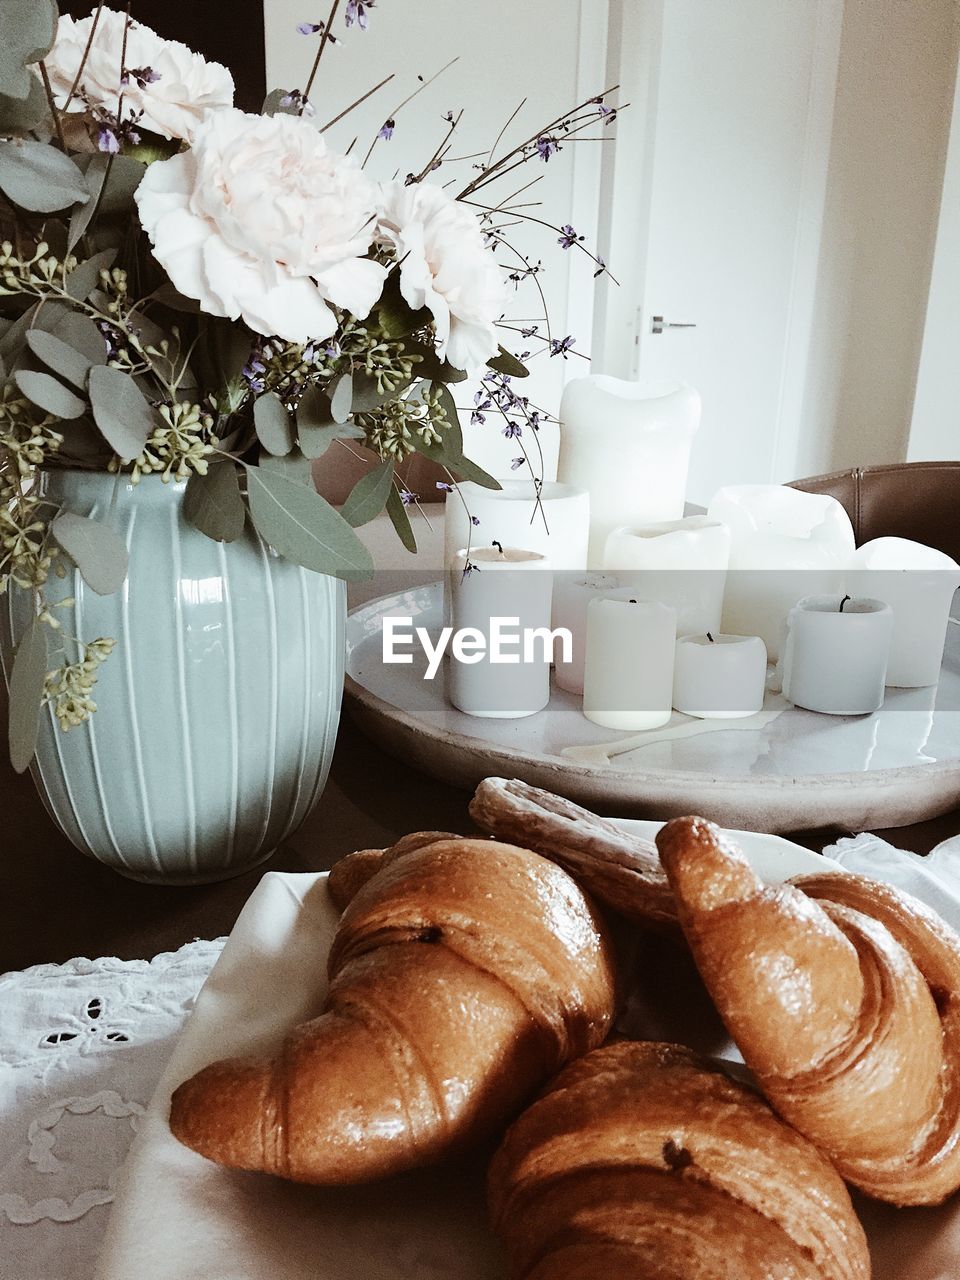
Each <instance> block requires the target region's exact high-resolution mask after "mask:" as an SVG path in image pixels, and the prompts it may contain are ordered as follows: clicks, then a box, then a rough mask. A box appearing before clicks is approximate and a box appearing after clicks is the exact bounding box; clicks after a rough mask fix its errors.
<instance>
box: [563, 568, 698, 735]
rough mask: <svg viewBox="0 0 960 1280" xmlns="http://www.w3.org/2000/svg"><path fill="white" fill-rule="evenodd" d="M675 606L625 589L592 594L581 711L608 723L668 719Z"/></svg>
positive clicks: (628, 725) (619, 725)
mask: <svg viewBox="0 0 960 1280" xmlns="http://www.w3.org/2000/svg"><path fill="white" fill-rule="evenodd" d="M676 640H677V611H676V610H675V609H671V608H670V606H669V605H665V604H659V603H656V602H652V601H638V600H636V599H634V598H630V597H628V596H627V595H626V593H625V592H622V591H620V592H616V593H615V594H614V595H613V596H607V597H602V598H600V599H597V600H591V602H590V604H589V606H588V608H587V653H586V663H585V667H584V674H583V714H584V715H585V716H586V717H587V719H588V720H592V721H593V722H594V724H599V725H603V726H604V728H607V729H629V730H634V731H640V730H643V729H656V728H659V726H660V725H662V724H666V723H667V721H668V720H669V719H670V715H671V709H672V703H673V663H674V651H675V648H676Z"/></svg>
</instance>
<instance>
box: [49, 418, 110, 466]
mask: <svg viewBox="0 0 960 1280" xmlns="http://www.w3.org/2000/svg"><path fill="white" fill-rule="evenodd" d="M58 429H59V430H60V431H61V432H62V434H63V444H61V446H60V448H59V449H58V450H57V458H58V459H59V460H60V461H61V462H76V463H79V464H80V465H82V466H85V467H95V468H96V469H97V470H98V471H103V470H104V469H105V468H106V467H107V466H108V464H109V462H110V458H111V454H112V450H111V449H110V447H109V445H108V444H107V443H106V441H105V440H104V438H103V436H102V435H101V434H100V432H99V431H98V430H97V429H96V427H95V426H94V425H93V422H92V421H89V420H88V419H87V418H80V419H77V420H76V421H74V422H64V423H62V424H61V425H60V427H59V428H58Z"/></svg>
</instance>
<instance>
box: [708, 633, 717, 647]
mask: <svg viewBox="0 0 960 1280" xmlns="http://www.w3.org/2000/svg"><path fill="white" fill-rule="evenodd" d="M707 639H708V640H709V641H710V643H711V644H716V643H717V642H716V640H714V638H713V636H712V635H711V634H710V632H709V631H708V632H707Z"/></svg>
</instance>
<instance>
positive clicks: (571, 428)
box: [557, 375, 700, 569]
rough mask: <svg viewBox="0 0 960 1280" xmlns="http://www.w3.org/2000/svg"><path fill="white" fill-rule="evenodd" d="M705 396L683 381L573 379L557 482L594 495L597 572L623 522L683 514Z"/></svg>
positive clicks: (564, 410)
mask: <svg viewBox="0 0 960 1280" xmlns="http://www.w3.org/2000/svg"><path fill="white" fill-rule="evenodd" d="M699 425H700V397H699V395H698V394H697V392H696V391H694V390H693V389H692V388H691V387H686V386H683V385H682V384H680V383H666V382H663V383H653V382H625V381H621V380H620V379H619V378H608V377H605V376H602V375H591V376H590V377H586V378H574V379H573V380H572V381H571V382H568V383H567V385H566V387H565V388H564V392H563V399H562V401H561V404H560V458H559V462H558V465H557V478H558V479H559V480H562V481H565V482H566V483H567V484H576V485H580V486H581V487H582V488H584V489H587V490H588V491H589V493H590V549H589V553H588V564H589V567H590V568H591V569H600V568H602V567H603V552H604V547H605V545H606V541H607V537H608V535H609V534H610V532H611V531H612V530H613V529H616V528H619V527H620V526H622V525H634V524H648V523H650V522H651V521H654V520H676V519H678V518H679V517H680V516H682V515H683V504H684V498H685V495H686V488H687V470H688V467H689V464H690V446H691V444H692V441H693V436H694V434H695V432H696V430H697V427H698V426H699Z"/></svg>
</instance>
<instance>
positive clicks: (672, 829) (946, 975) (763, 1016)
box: [657, 818, 960, 1205]
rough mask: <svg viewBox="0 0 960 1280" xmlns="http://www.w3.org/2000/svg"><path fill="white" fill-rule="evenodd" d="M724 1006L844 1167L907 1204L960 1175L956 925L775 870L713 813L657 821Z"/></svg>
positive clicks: (862, 883)
mask: <svg viewBox="0 0 960 1280" xmlns="http://www.w3.org/2000/svg"><path fill="white" fill-rule="evenodd" d="M657 843H658V845H659V847H660V856H661V859H662V861H663V865H664V867H665V868H666V871H667V875H668V876H669V879H670V884H671V886H672V887H673V891H674V894H675V895H676V898H677V903H678V909H679V913H680V923H681V925H682V927H683V930H684V933H685V934H686V936H687V940H688V942H689V944H690V948H691V951H692V953H693V956H694V959H695V961H696V963H697V967H698V968H699V970H700V973H701V975H702V976H703V979H704V981H705V983H706V985H707V988H708V989H709V991H710V994H711V996H712V997H713V999H714V1002H715V1003H716V1005H717V1008H718V1009H719V1011H720V1014H721V1016H722V1017H723V1020H724V1022H725V1023H726V1026H727V1029H728V1030H729V1032H730V1034H731V1035H732V1036H733V1038H734V1040H735V1041H736V1043H737V1045H738V1046H739V1048H740V1051H741V1053H742V1054H743V1057H744V1059H745V1061H746V1063H747V1065H748V1066H749V1067H750V1068H751V1070H752V1071H753V1072H754V1074H755V1076H756V1078H757V1081H758V1083H759V1085H760V1088H761V1089H762V1090H763V1092H764V1094H765V1095H766V1096H767V1098H768V1099H769V1101H770V1102H771V1103H772V1104H773V1106H774V1107H775V1108H776V1110H777V1111H778V1112H779V1113H780V1115H781V1116H783V1117H784V1119H786V1120H787V1121H789V1122H790V1123H791V1124H792V1125H794V1126H795V1128H797V1129H798V1130H799V1131H800V1132H801V1133H804V1134H806V1136H807V1137H808V1138H810V1139H811V1140H812V1141H813V1142H814V1143H816V1145H817V1146H818V1147H819V1148H820V1149H821V1151H823V1152H824V1153H825V1154H826V1155H827V1156H829V1158H830V1159H831V1160H832V1161H833V1163H834V1165H835V1166H836V1168H837V1169H838V1170H839V1172H840V1173H841V1174H842V1176H843V1177H844V1178H846V1179H847V1181H848V1182H851V1183H853V1184H854V1185H855V1186H857V1187H860V1188H861V1189H862V1190H863V1191H865V1192H867V1193H868V1194H869V1195H871V1196H874V1197H876V1198H877V1199H880V1200H886V1201H889V1202H890V1203H893V1204H898V1205H908V1204H909V1205H921V1204H939V1203H940V1202H941V1201H943V1200H944V1199H945V1198H946V1197H947V1196H949V1195H950V1194H951V1193H952V1192H953V1191H955V1190H957V1188H958V1187H960V940H958V938H957V937H956V935H954V934H953V933H952V932H951V931H950V930H949V929H948V928H947V927H946V925H945V924H944V923H943V922H942V921H941V920H940V919H939V917H938V916H936V915H935V914H934V913H933V912H932V911H930V910H928V909H927V908H926V907H925V906H924V905H923V904H922V903H920V902H917V901H915V900H914V899H913V898H911V897H909V896H908V895H906V894H901V893H900V892H898V891H897V890H895V889H892V888H891V887H890V886H888V885H883V884H879V883H876V882H874V881H872V880H869V879H867V878H866V877H861V876H856V875H849V874H845V873H840V872H835V873H832V874H831V873H824V874H820V875H815V876H801V877H798V878H797V879H796V881H795V882H794V883H792V884H788V885H780V886H777V887H766V886H764V885H763V884H762V883H761V881H760V879H759V878H758V877H757V875H756V874H755V873H754V872H753V871H752V870H751V868H750V866H749V864H748V863H747V860H746V858H744V856H743V854H742V853H740V851H739V850H738V849H736V848H735V847H734V846H733V844H732V843H730V842H729V841H728V840H727V839H725V838H723V837H721V835H720V833H719V832H718V831H717V829H716V828H715V827H713V826H712V825H711V824H710V823H708V822H705V821H703V820H702V819H699V818H677V819H675V820H674V821H673V822H670V823H669V824H668V825H667V826H666V827H665V828H664V829H663V830H662V831H661V832H660V834H659V836H658V837H657Z"/></svg>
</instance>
